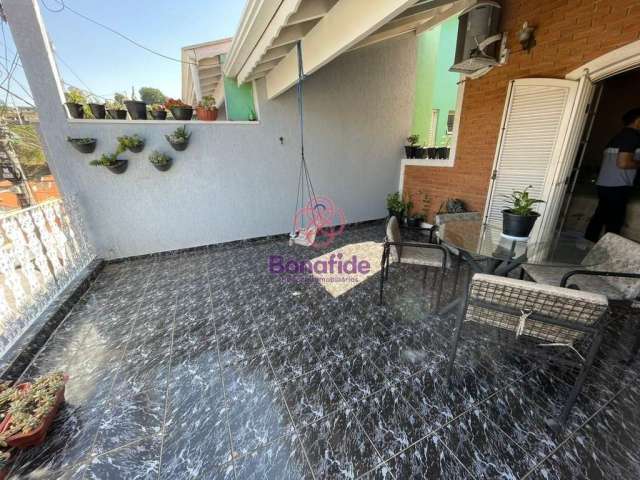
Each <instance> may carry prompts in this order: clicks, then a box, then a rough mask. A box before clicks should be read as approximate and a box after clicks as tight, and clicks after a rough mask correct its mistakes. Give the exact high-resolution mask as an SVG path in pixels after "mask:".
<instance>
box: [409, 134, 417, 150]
mask: <svg viewBox="0 0 640 480" xmlns="http://www.w3.org/2000/svg"><path fill="white" fill-rule="evenodd" d="M418 142H420V135H409V136H408V137H407V143H408V144H409V145H410V146H411V147H415V146H416V145H418Z"/></svg>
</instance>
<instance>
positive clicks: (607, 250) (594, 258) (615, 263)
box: [584, 233, 640, 300]
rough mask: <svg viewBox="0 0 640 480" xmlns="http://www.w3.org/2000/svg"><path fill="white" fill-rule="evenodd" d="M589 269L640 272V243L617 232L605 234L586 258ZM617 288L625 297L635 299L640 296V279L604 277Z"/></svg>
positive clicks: (585, 261)
mask: <svg viewBox="0 0 640 480" xmlns="http://www.w3.org/2000/svg"><path fill="white" fill-rule="evenodd" d="M584 264H585V265H591V266H589V267H587V268H588V269H589V270H601V271H606V272H625V273H638V272H640V243H637V242H634V241H633V240H629V239H628V238H624V237H621V236H620V235H616V234H615V233H607V234H605V235H604V236H603V237H602V238H601V239H600V240H599V241H598V243H596V245H595V246H594V247H593V249H592V250H591V251H590V252H589V254H588V255H587V256H586V257H585V259H584ZM602 278H603V280H604V281H605V282H607V283H609V284H610V285H612V286H613V287H614V288H615V289H617V290H619V291H620V292H622V295H623V298H624V299H627V300H633V299H635V298H637V297H638V296H640V279H637V278H616V277H602Z"/></svg>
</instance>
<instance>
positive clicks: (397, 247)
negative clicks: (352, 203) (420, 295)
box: [380, 217, 448, 311]
mask: <svg viewBox="0 0 640 480" xmlns="http://www.w3.org/2000/svg"><path fill="white" fill-rule="evenodd" d="M392 261H393V262H396V263H408V264H412V265H419V266H422V267H424V275H423V277H422V282H423V284H426V280H427V273H428V268H429V267H434V268H437V269H439V271H440V274H439V275H437V276H435V277H434V281H435V282H437V293H436V300H435V305H434V308H433V310H435V311H437V310H438V307H439V305H440V296H441V294H442V284H443V281H444V271H445V268H446V266H447V261H448V254H447V250H446V249H445V248H444V247H442V246H440V245H436V244H433V243H417V242H403V241H402V237H401V235H400V226H399V225H398V219H397V218H396V217H391V218H389V221H388V222H387V235H386V237H385V241H384V248H383V250H382V260H381V271H380V304H382V301H383V300H382V296H383V290H384V281H385V280H387V279H388V278H389V264H390V263H391V262H392Z"/></svg>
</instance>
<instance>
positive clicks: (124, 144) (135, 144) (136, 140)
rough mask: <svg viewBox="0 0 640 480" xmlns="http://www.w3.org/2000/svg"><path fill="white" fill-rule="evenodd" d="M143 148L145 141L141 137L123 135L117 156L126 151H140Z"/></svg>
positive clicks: (120, 138) (119, 139) (119, 141)
mask: <svg viewBox="0 0 640 480" xmlns="http://www.w3.org/2000/svg"><path fill="white" fill-rule="evenodd" d="M142 146H144V140H143V139H142V138H141V137H140V136H139V135H123V136H121V137H118V148H117V149H116V155H120V154H121V153H122V152H124V151H125V150H131V151H134V150H138V149H139V148H140V147H142Z"/></svg>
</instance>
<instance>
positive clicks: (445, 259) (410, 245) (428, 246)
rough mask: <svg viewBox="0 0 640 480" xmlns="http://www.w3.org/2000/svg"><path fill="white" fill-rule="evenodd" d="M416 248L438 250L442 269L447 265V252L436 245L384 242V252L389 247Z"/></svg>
mask: <svg viewBox="0 0 640 480" xmlns="http://www.w3.org/2000/svg"><path fill="white" fill-rule="evenodd" d="M392 246H394V247H418V248H428V249H432V250H439V251H441V252H442V265H443V268H444V266H445V265H447V260H448V256H449V252H448V251H447V249H446V248H444V247H443V246H442V245H438V244H436V243H417V242H384V251H385V252H386V251H388V250H389V247H392ZM383 256H384V254H383Z"/></svg>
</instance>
